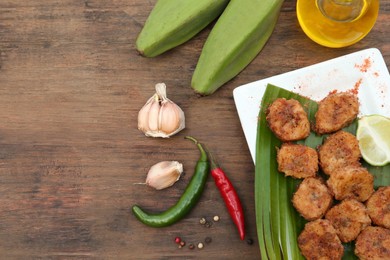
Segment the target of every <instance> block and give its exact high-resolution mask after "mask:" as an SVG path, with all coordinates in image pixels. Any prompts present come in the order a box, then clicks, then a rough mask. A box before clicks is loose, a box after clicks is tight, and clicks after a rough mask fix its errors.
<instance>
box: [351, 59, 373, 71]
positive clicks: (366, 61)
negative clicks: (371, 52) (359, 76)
mask: <svg viewBox="0 0 390 260" xmlns="http://www.w3.org/2000/svg"><path fill="white" fill-rule="evenodd" d="M371 64H372V62H371V60H370V58H365V59H364V61H363V64H355V68H357V69H359V70H360V71H361V72H367V70H368V69H369V68H370V67H371Z"/></svg>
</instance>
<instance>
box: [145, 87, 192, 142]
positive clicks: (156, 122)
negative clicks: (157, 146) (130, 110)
mask: <svg viewBox="0 0 390 260" xmlns="http://www.w3.org/2000/svg"><path fill="white" fill-rule="evenodd" d="M184 128H185V118H184V112H183V110H182V109H181V108H180V107H179V106H178V105H176V104H175V103H174V102H172V101H171V100H170V99H169V98H167V91H166V85H165V84H164V83H158V84H156V93H155V94H154V95H153V96H152V97H151V98H149V100H148V101H147V102H146V104H145V105H144V106H143V107H142V108H141V110H140V111H139V113H138V129H139V130H141V131H142V132H144V133H145V135H146V136H152V137H163V138H167V137H170V136H172V135H174V134H176V133H178V132H179V131H181V130H183V129H184Z"/></svg>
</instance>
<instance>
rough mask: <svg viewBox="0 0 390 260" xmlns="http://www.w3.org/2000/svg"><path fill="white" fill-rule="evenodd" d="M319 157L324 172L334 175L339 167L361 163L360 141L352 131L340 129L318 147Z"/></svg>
mask: <svg viewBox="0 0 390 260" xmlns="http://www.w3.org/2000/svg"><path fill="white" fill-rule="evenodd" d="M318 158H319V161H320V166H321V169H322V170H323V172H324V173H325V174H327V175H332V172H334V171H335V170H336V169H337V168H340V167H346V166H350V165H356V166H358V165H360V162H359V160H360V158H361V153H360V149H359V142H358V140H357V139H356V136H354V135H353V134H351V133H348V132H345V131H342V130H341V131H338V132H336V133H334V134H332V135H330V136H328V138H326V140H325V141H324V143H323V144H322V145H321V146H320V147H319V149H318Z"/></svg>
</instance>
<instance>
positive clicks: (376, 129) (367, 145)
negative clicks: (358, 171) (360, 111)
mask: <svg viewBox="0 0 390 260" xmlns="http://www.w3.org/2000/svg"><path fill="white" fill-rule="evenodd" d="M356 138H357V139H358V140H359V147H360V151H361V153H362V156H363V159H364V160H365V161H366V162H367V163H369V164H370V165H374V166H383V165H385V164H387V163H389V162H390V118H387V117H384V116H381V115H368V116H363V117H361V118H360V119H359V120H358V128H357V131H356Z"/></svg>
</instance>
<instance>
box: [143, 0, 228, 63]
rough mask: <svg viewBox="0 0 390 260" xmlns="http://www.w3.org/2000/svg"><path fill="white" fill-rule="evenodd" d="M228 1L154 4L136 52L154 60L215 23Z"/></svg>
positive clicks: (175, 0) (161, 1) (173, 0)
mask: <svg viewBox="0 0 390 260" xmlns="http://www.w3.org/2000/svg"><path fill="white" fill-rule="evenodd" d="M228 3H229V0H158V1H157V3H156V5H155V6H154V8H153V10H152V11H151V13H150V14H149V17H148V19H147V20H146V22H145V25H144V27H143V28H142V30H141V32H140V34H139V35H138V37H137V41H136V48H137V50H138V52H139V53H140V54H141V55H143V56H146V57H155V56H157V55H159V54H162V53H164V52H166V51H167V50H170V49H172V48H174V47H176V46H178V45H180V44H182V43H184V42H186V41H188V40H189V39H191V38H192V37H193V36H195V35H196V34H197V33H198V32H200V31H201V30H202V29H204V28H205V27H206V26H207V25H208V24H210V23H211V22H212V21H213V20H215V19H216V18H217V17H218V16H219V15H220V14H221V13H222V12H223V10H224V9H225V7H226V5H227V4H228Z"/></svg>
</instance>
